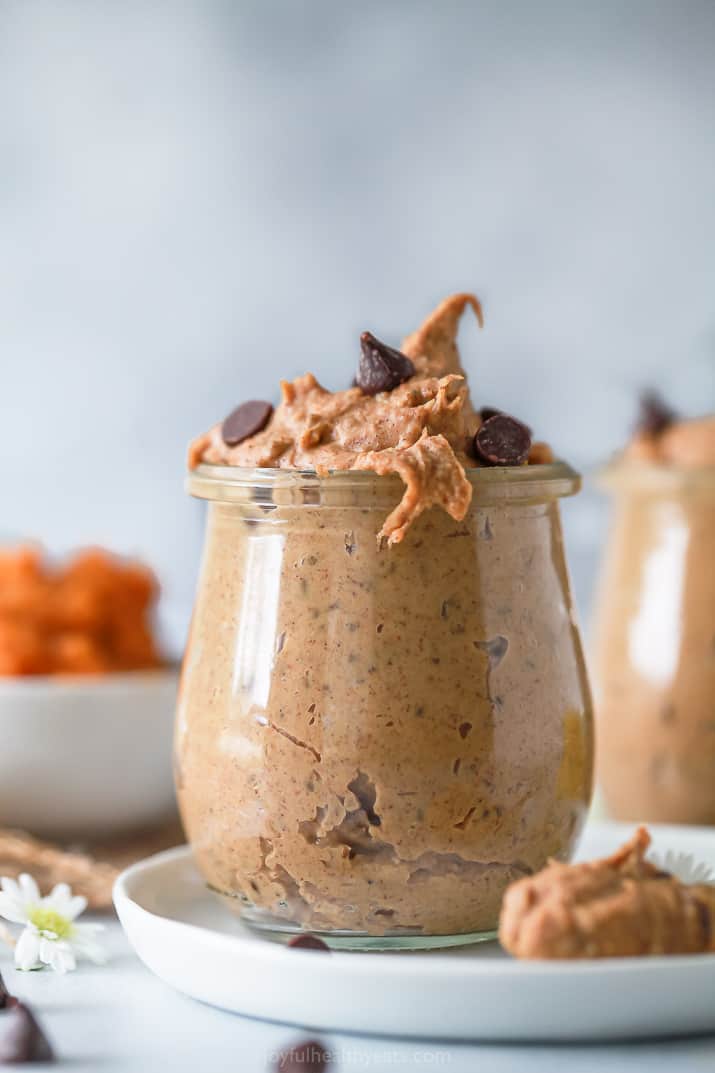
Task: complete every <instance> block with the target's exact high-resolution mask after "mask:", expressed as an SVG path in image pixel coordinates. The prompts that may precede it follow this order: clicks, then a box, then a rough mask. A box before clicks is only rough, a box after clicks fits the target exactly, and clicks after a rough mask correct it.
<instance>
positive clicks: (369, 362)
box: [356, 332, 415, 395]
mask: <svg viewBox="0 0 715 1073" xmlns="http://www.w3.org/2000/svg"><path fill="white" fill-rule="evenodd" d="M360 347H361V349H362V354H361V355H360V364H359V365H358V373H357V377H356V382H357V386H358V387H359V388H361V390H362V391H363V393H364V394H365V395H377V393H378V392H379V391H392V389H393V388H396V387H397V386H398V384H402V383H404V381H405V380H409V378H410V377H411V376H414V374H415V367H414V365H413V364H412V362H411V361H410V359H409V358H408V357H407V356H406V355H405V354H401V353H400V351H399V350H394V349H393V348H392V347H390V346H386V344H385V343H381V342H380V340H379V339H376V338H375V336H374V335H373V334H372V332H363V333H362V335H361V336H360Z"/></svg>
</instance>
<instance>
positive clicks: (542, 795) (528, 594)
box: [176, 464, 592, 948]
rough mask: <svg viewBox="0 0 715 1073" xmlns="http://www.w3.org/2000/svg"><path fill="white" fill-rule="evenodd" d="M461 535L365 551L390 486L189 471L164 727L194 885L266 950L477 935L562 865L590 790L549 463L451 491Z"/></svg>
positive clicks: (581, 685)
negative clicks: (461, 495)
mask: <svg viewBox="0 0 715 1073" xmlns="http://www.w3.org/2000/svg"><path fill="white" fill-rule="evenodd" d="M467 474H468V478H469V480H470V481H471V482H472V484H473V488H474V496H473V502H472V506H471V508H470V510H469V512H468V514H467V516H466V518H465V519H464V520H463V521H462V522H456V521H454V520H453V519H452V518H450V517H449V516H448V515H447V514H446V513H444V512H443V511H442V510H439V509H431V510H428V511H426V512H425V513H424V514H423V515H422V516H421V517H420V518H419V519H418V520H417V522H416V523H415V524H414V525H413V526H412V527H411V528H410V530H409V531H408V533H407V535H406V537H405V539H404V541H403V542H402V543H401V544H399V545H397V546H395V547H391V548H388V547H380V546H379V545H378V541H377V538H376V534H377V532H378V530H379V529H380V526H381V524H382V522H383V520H384V518H385V516H386V515H387V514H388V513H389V512H390V511H391V510H392V509H393V508H394V507H395V505H396V504H397V502H398V501H399V499H400V497H401V495H402V492H403V485H402V483H401V482H400V481H399V480H398V479H397V478H385V477H376V476H375V475H373V474H366V473H333V474H331V475H329V476H327V477H324V478H320V477H318V476H316V475H315V474H314V473H303V472H295V471H286V470H241V469H237V468H233V467H228V466H199V467H198V468H197V470H196V471H194V472H193V473H192V474H191V476H190V478H189V482H188V487H189V490H190V491H191V492H192V493H193V494H194V495H196V496H200V497H202V498H204V499H209V500H210V501H211V503H210V508H209V513H208V529H207V536H206V545H205V551H204V558H203V565H202V570H201V577H200V582H199V587H198V594H197V600H196V607H195V611H194V618H193V624H192V628H191V636H190V641H189V645H188V649H187V652H186V657H185V663H184V670H183V685H182V690H181V696H180V703H179V709H178V718H177V732H176V773H177V790H178V796H179V802H180V807H181V812H182V816H183V820H184V824H185V827H186V831H187V834H188V837H189V840H190V842H191V844H192V846H193V849H194V853H195V857H196V861H197V864H198V867H199V869H200V870H201V872H202V873H203V875H204V877H205V878H206V880H207V882H208V883H209V885H210V886H211V887H212V888H213V889H214V890H216V891H218V892H220V893H221V894H224V895H227V896H228V898H229V899H230V900H231V902H232V904H233V905H234V906H235V907H236V908H237V909H238V910H239V911H240V913H241V915H242V918H243V920H244V922H245V923H246V924H248V925H250V926H252V927H253V928H255V929H258V930H260V931H262V932H264V933H268V934H269V935H271V936H272V937H274V938H275V937H279V936H285V937H289V936H290V935H291V934H292V933H294V932H296V931H300V930H306V929H307V930H310V931H312V932H314V933H317V934H320V935H322V936H323V937H324V938H325V939H326V940H327V941H328V942H329V943H330V944H331V945H333V946H343V947H348V948H360V947H373V948H378V947H379V948H390V947H428V946H448V945H453V944H456V943H461V942H472V941H474V940H475V939H477V938H482V937H486V936H491V935H493V931H494V929H495V927H496V925H497V918H498V913H499V907H500V901H501V896H502V893H503V891H504V889H505V887H506V886H507V884H508V883H510V882H512V881H513V880H515V879H517V878H519V877H520V876H523V875H526V874H528V873H530V872H532V871H534V870H536V869H538V868H541V867H542V866H543V865H544V864H545V863H546V860H547V858H548V857H558V858H562V859H564V858H566V857H568V855H569V854H570V852H571V850H572V848H573V846H574V843H575V841H576V839H577V837H578V834H579V831H580V829H581V826H582V823H583V820H584V816H585V813H586V809H587V806H588V803H589V798H590V792H591V768H592V728H591V706H590V700H589V691H588V685H587V680H586V673H585V669H584V661H583V657H582V651H581V644H580V640H579V634H578V630H577V628H576V625H575V621H574V612H573V605H572V600H571V593H570V589H569V583H568V579H567V571H566V565H565V560H564V552H563V543H562V535H561V522H560V517H559V508H558V499H559V497H561V496H566V495H571V494H573V493H574V492H576V491H577V490H578V487H579V478H578V476H577V475H576V474H575V473H574V472H573V471H572V470H571V469H569V468H568V467H567V466H566V465H563V464H557V465H549V466H538V467H537V466H534V467H529V468H527V467H524V468H519V469H512V470H508V469H479V470H477V469H474V470H468V471H467Z"/></svg>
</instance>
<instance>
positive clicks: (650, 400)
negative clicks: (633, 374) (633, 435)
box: [637, 391, 678, 436]
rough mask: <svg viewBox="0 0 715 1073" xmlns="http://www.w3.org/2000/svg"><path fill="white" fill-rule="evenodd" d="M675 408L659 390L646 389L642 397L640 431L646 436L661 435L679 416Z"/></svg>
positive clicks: (639, 420) (639, 416) (639, 417)
mask: <svg viewBox="0 0 715 1073" xmlns="http://www.w3.org/2000/svg"><path fill="white" fill-rule="evenodd" d="M677 416H678V415H677V414H676V412H675V410H674V409H673V408H672V407H670V406H668V404H667V403H666V402H665V401H664V400H663V399H662V398H661V397H660V395H659V394H658V392H657V391H644V392H643V394H642V395H641V397H640V413H639V414H638V426H637V428H638V432H642V433H643V434H644V435H645V436H660V434H661V432H665V430H666V429H667V428H668V427H669V426H670V425H672V424H673V422H674V421H675V419H676V418H677Z"/></svg>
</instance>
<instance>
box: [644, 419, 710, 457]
mask: <svg viewBox="0 0 715 1073" xmlns="http://www.w3.org/2000/svg"><path fill="white" fill-rule="evenodd" d="M623 457H624V459H625V460H626V461H628V462H652V463H657V464H664V465H669V466H683V467H688V468H689V467H698V466H715V414H713V415H712V416H710V417H698V418H692V419H690V420H687V421H686V420H680V421H673V422H672V423H670V424H668V425H667V427H666V428H664V429H663V430H662V431H659V432H656V433H653V432H638V433H636V435H635V436H634V437H633V438H632V440H631V442H630V443H629V444H628V446H627V447H626V449H625V451H624V452H623Z"/></svg>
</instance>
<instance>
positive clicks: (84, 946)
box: [72, 924, 107, 965]
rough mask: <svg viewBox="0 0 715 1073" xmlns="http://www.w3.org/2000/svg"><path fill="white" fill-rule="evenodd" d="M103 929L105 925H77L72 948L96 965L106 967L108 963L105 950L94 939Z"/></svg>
mask: <svg viewBox="0 0 715 1073" xmlns="http://www.w3.org/2000/svg"><path fill="white" fill-rule="evenodd" d="M103 927H104V925H103V924H77V925H75V929H74V933H73V936H72V947H73V949H74V950H75V951H76V953H77V954H79V955H80V957H85V958H87V959H88V960H89V961H93V962H94V963H95V965H104V964H105V962H106V961H107V954H106V952H105V950H104V948H103V947H102V945H101V944H100V943H98V942H96V941H95V939H94V935H96V933H97V932H98V931H101V930H103Z"/></svg>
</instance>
